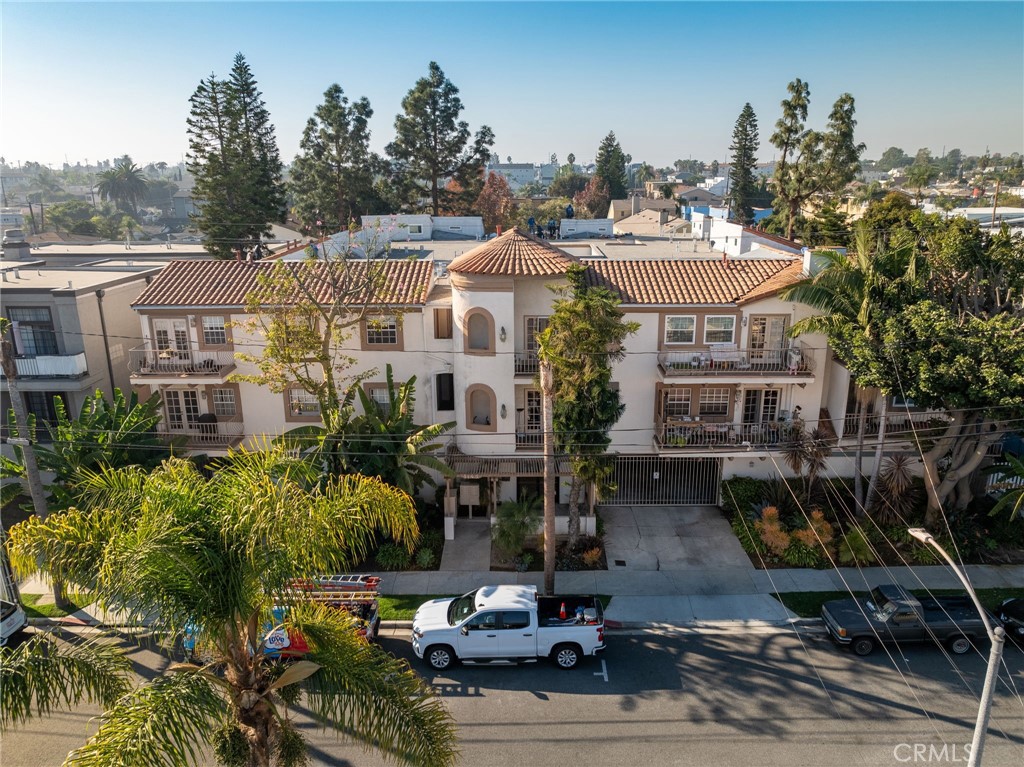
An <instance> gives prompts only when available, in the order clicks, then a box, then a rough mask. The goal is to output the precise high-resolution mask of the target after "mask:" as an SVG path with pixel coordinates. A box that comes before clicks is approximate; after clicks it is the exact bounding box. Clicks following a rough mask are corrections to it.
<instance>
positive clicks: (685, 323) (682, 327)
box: [665, 315, 697, 344]
mask: <svg viewBox="0 0 1024 767" xmlns="http://www.w3.org/2000/svg"><path fill="white" fill-rule="evenodd" d="M696 330H697V318H696V317H694V316H693V315H677V316H670V317H666V318H665V343H667V344H692V343H693V341H694V334H695V333H696Z"/></svg>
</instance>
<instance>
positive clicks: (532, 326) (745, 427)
mask: <svg viewBox="0 0 1024 767" xmlns="http://www.w3.org/2000/svg"><path fill="white" fill-rule="evenodd" d="M565 223H567V222H566V221H563V225H564V224H565ZM608 225H609V226H610V225H611V222H610V221H609V222H608ZM662 245H663V246H664V248H665V249H666V254H667V255H668V257H665V258H651V257H646V258H644V257H631V256H627V255H624V254H616V256H615V257H614V258H612V257H604V256H599V257H597V258H580V257H578V256H576V255H573V254H572V253H570V252H567V250H573V251H576V252H583V253H587V252H590V253H594V254H597V253H600V248H601V247H606V246H605V245H604V244H602V243H595V244H594V245H593V247H592V249H590V250H589V251H588V249H587V248H586V247H585V246H584V244H583V243H580V244H577V245H574V246H571V247H569V248H567V250H562V249H561V248H559V247H556V246H555V245H554V244H553V243H551V242H549V241H547V240H541V239H538V238H535V237H532V236H530V235H528V234H526V233H524V232H522V231H521V230H518V229H514V230H512V231H509V232H506V233H505V234H503V235H502V236H500V237H498V238H495V239H493V240H490V241H488V242H485V243H482V244H480V245H477V246H475V247H473V248H471V249H469V250H468V251H466V252H463V253H462V254H461V255H460V256H458V257H456V258H455V259H454V260H451V261H450V262H446V263H445V262H440V261H439V260H438V259H439V258H440V257H441V256H440V254H441V251H442V250H443V249H444V248H445V247H450V246H446V245H445V244H444V243H433V244H428V245H426V246H425V250H424V253H425V254H426V255H424V256H423V257H422V258H412V259H410V258H402V259H390V260H388V261H387V262H386V268H387V270H388V272H387V278H386V280H384V281H383V288H382V290H383V292H382V293H381V295H379V296H376V297H374V298H373V300H371V301H369V305H370V306H371V307H373V306H379V307H380V311H381V312H382V315H381V316H380V317H379V320H380V321H378V322H374V323H370V324H367V323H363V325H361V326H359V327H358V329H357V331H356V332H355V333H354V335H353V337H352V338H350V339H349V341H348V342H347V343H346V344H345V349H346V351H347V352H348V353H349V354H351V356H353V357H354V358H355V359H357V360H358V362H357V364H356V366H355V367H354V368H353V372H359V371H363V370H370V369H375V370H376V371H377V372H376V374H375V375H373V376H372V377H371V378H370V379H369V380H367V381H365V382H364V383H363V386H364V387H365V388H366V390H367V392H368V393H369V394H370V395H371V396H372V397H382V398H383V397H384V396H385V389H384V386H385V384H384V372H383V371H384V369H385V366H386V365H387V364H391V365H392V368H393V371H394V377H395V380H396V381H405V380H408V379H409V378H410V377H411V376H413V375H415V376H416V380H417V383H416V386H417V389H416V391H417V398H416V406H415V419H416V422H417V423H432V422H439V421H454V422H455V428H454V430H453V431H452V432H451V433H450V444H449V447H448V450H447V453H446V456H447V460H448V461H449V464H450V465H451V466H452V468H453V469H454V470H455V474H456V476H455V477H454V478H453V479H452V480H450V481H449V485H448V492H447V494H446V499H447V500H446V508H447V510H448V512H449V513H454V510H455V507H456V506H457V505H459V503H460V502H461V503H462V504H463V505H466V504H470V503H472V504H479V503H481V502H482V501H481V499H483V501H484V502H486V503H489V504H490V509H491V511H492V512H493V510H494V509H495V508H496V505H497V503H498V502H500V501H501V500H507V499H513V498H516V497H520V496H521V495H524V494H525V495H537V494H540V492H541V488H542V475H543V471H542V461H541V460H540V455H539V452H538V451H539V450H540V448H541V445H542V439H541V437H542V422H541V400H540V392H539V391H538V389H537V385H536V383H535V377H536V374H537V371H538V358H537V348H538V344H537V336H538V334H539V333H540V332H541V331H542V330H543V329H544V328H545V327H546V326H547V322H548V318H549V317H550V315H551V311H552V303H553V301H554V300H555V298H556V296H555V294H554V293H552V291H551V290H550V289H549V288H550V287H552V286H556V285H560V284H564V277H565V274H566V270H567V269H568V268H569V267H570V266H572V265H574V264H582V265H584V266H586V267H587V269H588V273H587V279H588V281H590V283H591V284H594V285H601V286H604V287H607V288H608V289H609V290H611V291H612V292H613V293H615V294H616V295H617V296H618V297H619V298H620V300H621V302H622V308H623V310H624V311H625V313H626V319H627V320H635V321H637V322H638V323H639V324H640V330H639V332H638V333H637V334H636V335H635V336H633V337H631V338H630V340H629V341H628V344H627V345H628V349H629V353H628V355H627V357H626V358H625V359H624V360H623V361H622V362H620V363H618V364H617V365H616V366H615V370H614V374H613V380H614V385H616V386H618V387H619V389H620V391H621V392H622V395H623V401H624V402H625V403H626V411H625V414H624V415H623V417H622V419H621V420H620V421H619V423H618V424H616V426H615V427H614V428H613V430H612V445H611V448H610V452H611V453H613V454H614V455H615V461H616V469H615V471H616V480H617V484H618V491H617V493H616V495H615V496H614V497H613V498H610V499H607V502H609V503H636V504H644V503H650V504H653V503H714V502H716V501H717V498H718V488H719V481H720V479H721V478H722V477H723V476H732V475H735V474H744V475H754V476H768V475H770V474H774V473H780V472H782V471H783V469H782V468H781V467H782V466H783V461H782V458H781V455H780V454H779V453H778V447H775V446H778V445H779V444H780V441H781V438H782V436H781V435H782V433H783V430H784V428H785V427H786V424H787V423H789V422H791V421H792V419H793V418H794V417H795V416H798V415H799V414H800V413H801V412H802V413H803V414H805V416H806V417H807V418H809V419H817V418H818V416H819V411H820V408H821V406H822V403H823V401H825V400H826V399H827V397H826V396H825V394H824V387H825V384H826V377H825V376H823V375H822V372H823V371H824V370H826V369H827V368H828V353H827V350H825V348H824V346H825V344H824V340H823V339H820V338H817V337H801V338H800V339H797V340H793V339H790V338H789V337H788V335H787V331H788V329H789V327H791V326H792V324H793V323H794V322H796V321H798V320H799V319H801V318H802V317H804V316H807V315H808V314H809V313H810V311H811V310H810V309H808V308H806V307H803V306H800V305H795V304H792V303H790V302H782V301H780V300H779V299H778V298H777V293H778V291H779V290H781V289H782V288H784V287H785V286H787V285H789V284H792V283H793V282H794V281H795V280H797V279H799V278H800V276H801V274H802V271H803V269H804V268H805V264H804V261H803V260H802V259H800V258H792V257H784V256H781V255H779V254H777V253H770V254H768V255H767V256H765V257H756V256H755V255H753V254H747V255H746V256H745V257H744V258H742V259H729V260H723V259H721V258H719V257H717V256H715V257H713V258H707V257H700V256H697V255H696V254H694V256H693V257H690V256H687V255H685V254H682V253H679V251H678V249H677V250H676V251H675V252H676V254H677V255H675V256H674V257H673V256H672V250H671V248H673V247H674V246H673V245H671V244H670V243H668V242H667V241H666V242H664V243H662V244H659V243H658V242H657V241H655V242H654V247H655V249H657V247H662ZM632 248H636V251H637V252H640V253H642V252H644V251H645V250H646V248H645V247H644V246H642V245H636V246H632V245H625V246H623V247H622V248H621V250H623V251H628V250H630V249H632ZM432 251H433V252H432ZM412 252H413V253H415V251H412ZM449 252H450V251H449ZM354 263H355V262H354ZM267 268H269V264H267V263H266V262H258V263H256V264H245V263H238V262H235V261H208V262H178V263H173V264H171V265H170V266H169V267H168V268H167V269H166V270H165V271H164V272H163V273H162V274H161V275H160V276H159V277H158V278H157V279H156V280H155V281H154V282H153V284H152V285H151V286H150V287H149V288H148V289H147V290H146V291H145V293H143V294H142V295H141V296H140V297H139V298H138V300H137V301H136V302H135V309H136V311H137V312H138V315H139V319H140V321H141V326H142V331H141V333H142V336H143V337H144V338H145V342H144V344H143V345H142V346H141V347H140V348H138V349H134V350H132V365H133V372H132V382H133V384H134V385H135V386H136V387H137V388H139V389H140V391H141V393H142V394H146V393H148V392H150V391H159V392H160V393H161V394H162V395H163V397H164V401H165V418H164V428H165V429H166V430H167V431H168V432H172V433H176V434H180V435H183V436H185V437H186V438H188V439H189V440H190V443H191V445H192V447H193V448H194V449H196V450H202V451H203V452H207V453H210V452H217V451H223V450H225V449H226V448H227V447H229V446H230V445H233V444H237V443H240V442H243V441H249V440H255V439H259V437H260V436H261V435H276V434H280V433H281V432H283V431H286V430H288V429H290V428H294V427H296V426H299V425H302V424H304V423H306V424H308V423H319V422H320V414H319V412H318V409H317V405H316V401H315V400H314V399H313V398H312V397H310V396H309V395H308V394H306V393H305V392H303V391H302V390H299V389H296V388H290V389H288V390H287V391H285V392H284V393H280V394H278V393H273V392H271V391H270V390H269V389H267V388H264V387H260V386H256V385H253V384H249V383H239V382H235V381H233V380H232V377H231V374H232V373H235V372H238V373H245V372H254V371H253V369H252V368H251V366H249V364H248V363H244V362H241V361H239V360H238V359H237V358H236V357H235V356H234V353H235V351H236V350H240V349H247V350H251V349H253V348H258V346H259V345H260V344H262V343H264V339H262V338H260V337H249V336H244V335H242V331H241V330H240V329H239V326H238V325H237V324H236V323H237V322H238V321H239V320H241V319H243V318H244V308H243V307H244V304H245V297H246V295H247V294H248V293H249V291H251V290H252V288H253V287H254V286H255V285H256V279H257V275H259V274H260V273H261V272H262V270H264V269H267ZM385 307H388V308H385ZM385 312H387V313H385ZM395 312H400V316H396V315H395V314H394V313H395ZM755 449H756V451H757V452H752V451H753V450H755ZM557 471H558V474H559V477H560V482H559V491H558V492H559V500H560V501H564V500H565V497H566V496H565V493H566V489H567V483H568V479H569V469H568V466H567V464H566V462H565V461H562V460H559V461H558V468H557ZM659 477H660V479H659ZM481 487H483V488H486V490H487V492H485V493H484V494H483V495H482V496H481V495H478V494H479V489H480V488H481ZM593 522H594V520H593V518H592V517H588V519H587V521H586V522H585V524H586V526H587V529H592V526H593Z"/></svg>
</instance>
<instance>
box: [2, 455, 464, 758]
mask: <svg viewBox="0 0 1024 767" xmlns="http://www.w3.org/2000/svg"><path fill="white" fill-rule="evenodd" d="M381 532H386V533H388V534H389V535H390V536H391V537H392V538H393V539H394V540H395V541H396V542H398V543H399V544H401V545H403V546H405V547H407V548H409V549H410V550H411V548H412V546H413V544H414V542H415V540H416V538H417V536H418V534H419V530H418V527H417V524H416V512H415V508H414V506H413V503H412V501H411V499H410V498H409V496H408V495H406V494H405V493H403V492H402V491H400V490H397V489H395V488H392V487H389V486H387V485H385V484H383V483H381V482H379V481H377V480H373V479H367V478H365V477H358V476H350V477H342V478H338V479H333V480H331V481H329V482H326V483H321V482H318V477H317V474H316V472H315V470H314V469H313V467H311V466H310V465H309V464H306V463H304V462H302V461H296V460H289V459H287V458H285V457H284V456H283V454H282V452H281V451H280V450H271V451H265V452H258V453H245V452H242V453H237V454H235V455H233V456H232V459H231V460H230V461H229V462H227V463H226V464H225V465H223V466H222V467H221V468H220V469H219V470H218V471H217V473H216V474H215V475H214V476H213V478H212V479H205V478H204V477H203V475H202V474H201V473H200V472H199V471H198V470H197V469H196V468H195V467H194V466H193V465H192V464H191V463H190V462H187V461H182V460H178V459H172V460H170V461H168V462H167V463H165V464H164V465H163V467H161V468H160V469H158V470H157V471H156V472H155V473H153V474H150V475H147V474H145V473H144V472H143V471H141V470H140V469H117V470H111V471H108V472H105V473H102V474H97V475H95V476H94V477H93V480H92V482H91V486H90V494H89V497H88V498H87V499H85V502H84V503H83V505H82V506H81V507H79V508H76V509H71V510H69V511H67V512H65V513H64V514H61V515H57V516H53V517H50V518H49V519H48V520H46V521H42V520H37V519H29V520H28V521H26V522H23V523H20V524H18V525H15V526H14V527H13V528H12V529H11V535H10V545H9V551H10V553H11V560H12V563H13V564H14V566H15V568H16V569H17V570H18V571H19V572H22V573H26V574H28V573H33V572H36V571H37V570H38V569H39V567H38V564H37V563H38V562H39V560H40V555H42V554H45V559H46V561H48V562H49V563H51V564H52V565H55V566H57V567H59V568H60V569H61V570H62V571H63V572H67V573H68V574H69V577H70V578H71V580H72V582H73V583H75V584H76V585H78V586H80V587H81V588H86V589H89V590H90V591H91V592H92V593H94V594H95V595H96V597H97V599H98V602H99V603H100V605H101V606H103V607H105V608H107V609H117V610H121V611H123V612H124V613H125V614H126V615H128V616H129V618H130V619H131V620H132V621H133V622H134V621H141V620H142V619H143V618H145V619H146V621H147V623H148V624H149V625H150V626H151V628H152V629H153V631H155V632H157V633H159V634H164V635H166V636H169V637H172V638H178V637H181V636H182V635H183V633H184V632H185V630H186V628H187V627H192V628H194V630H195V632H196V635H197V636H198V637H200V640H201V641H202V642H203V646H204V649H205V651H206V652H205V653H204V654H208V655H209V656H210V660H209V661H208V662H204V664H203V665H202V666H198V665H192V664H175V665H174V666H172V667H171V669H170V670H169V671H168V673H165V674H162V675H159V676H157V677H156V678H154V679H152V680H147V681H144V682H143V683H142V684H141V685H139V686H138V687H135V688H134V689H132V690H130V691H125V690H124V683H123V681H122V682H120V683H118V682H117V681H116V680H117V679H118V676H119V672H120V671H121V670H122V668H123V666H119V665H114V664H111V663H109V662H108V664H107V666H106V667H105V672H106V673H103V674H102V675H101V674H99V673H97V674H96V675H95V678H94V679H93V680H90V678H89V672H88V671H87V670H86V669H85V664H80V665H79V666H78V667H76V668H75V669H74V670H69V662H68V661H66V660H64V656H63V655H62V654H61V653H57V654H44V653H42V652H38V653H37V654H36V655H35V657H34V658H33V659H32V660H33V661H34V662H35V663H36V664H38V665H37V668H38V671H33V672H32V673H22V674H17V673H14V674H8V671H7V669H8V666H7V663H5V664H4V673H5V679H4V684H3V685H2V691H0V696H2V702H3V707H2V708H3V711H4V715H3V716H4V717H5V719H7V720H8V721H13V722H21V721H24V720H26V719H27V718H28V717H29V716H31V715H32V714H33V713H45V712H46V711H47V710H48V709H49V708H51V707H56V706H57V705H60V704H64V703H70V702H71V700H72V699H77V698H81V697H84V695H83V694H84V693H92V695H91V697H93V698H98V699H99V700H100V701H101V702H103V703H106V704H108V705H107V706H106V709H105V711H104V713H103V714H102V716H101V717H100V721H99V728H98V729H97V731H96V733H95V734H94V735H93V736H92V737H91V738H90V739H89V740H88V742H87V743H86V744H85V745H84V746H82V747H81V748H79V749H77V750H76V751H74V752H72V754H71V755H70V756H69V763H74V764H91V765H106V764H167V765H172V764H173V765H185V764H192V763H195V762H196V760H197V758H198V752H199V749H202V748H204V747H211V748H212V751H213V752H214V753H215V754H216V755H217V757H218V760H219V761H220V762H221V763H223V764H230V765H265V766H268V767H269V765H271V764H275V765H281V766H282V767H283V766H284V765H296V764H302V763H304V762H305V760H306V758H307V756H306V743H305V739H304V738H303V736H302V734H301V733H300V732H299V730H298V729H296V727H295V726H294V724H293V723H292V722H291V720H290V718H289V716H288V711H289V709H291V708H293V707H294V706H295V705H297V704H298V702H299V701H300V700H302V693H303V692H304V693H305V697H304V702H303V705H304V706H305V707H306V708H308V709H309V710H310V711H311V712H312V713H313V715H314V716H315V717H316V718H317V720H318V721H320V722H321V723H322V725H323V726H330V727H332V728H334V729H335V730H337V732H338V733H339V734H344V735H346V736H348V737H352V738H355V739H357V740H358V741H360V742H362V743H363V744H365V745H366V747H367V748H373V749H376V750H379V751H381V752H383V753H384V754H385V755H386V756H390V757H391V758H393V759H395V760H396V761H398V762H399V763H401V764H408V765H424V766H426V765H431V766H432V765H450V764H454V762H455V756H456V744H455V734H454V728H453V726H452V723H451V720H450V718H449V716H448V714H447V713H446V712H445V710H444V707H443V704H442V702H441V701H440V699H439V698H438V696H437V694H436V693H435V692H434V691H433V689H432V688H430V687H429V686H428V685H426V684H424V683H423V681H422V680H421V679H420V678H419V677H418V676H417V675H416V674H414V673H413V672H412V671H411V670H410V669H409V667H408V665H407V664H406V663H405V662H404V661H400V660H396V659H395V658H394V657H392V656H390V655H389V654H387V653H385V652H384V651H383V650H381V649H380V648H378V647H376V646H374V645H371V644H369V643H367V642H366V641H365V640H364V639H362V638H361V637H359V636H358V634H357V633H356V630H355V628H356V627H355V624H354V621H353V619H352V618H351V617H350V616H348V615H347V614H346V613H344V612H342V611H337V610H332V609H330V608H328V607H325V606H322V605H318V604H315V603H312V602H309V601H307V600H305V599H303V597H302V596H298V597H295V596H294V595H291V597H290V601H289V603H288V610H287V613H286V614H285V616H284V617H283V619H280V620H279V619H278V618H277V617H276V616H275V615H274V612H273V608H274V606H275V605H279V604H281V603H282V596H283V595H284V594H285V593H286V592H287V589H288V586H289V583H290V582H291V580H292V579H293V578H309V577H313V576H316V575H321V574H323V573H333V572H345V571H346V570H348V569H349V568H350V567H351V566H352V565H353V564H355V563H356V562H358V561H360V560H361V559H362V557H363V556H365V554H366V551H367V549H368V547H369V546H370V545H372V543H373V541H374V539H375V537H376V535H377V534H379V533H381ZM271 626H274V627H279V628H282V629H284V630H286V631H297V632H299V633H300V634H301V635H302V636H303V637H304V638H305V640H306V642H307V644H308V645H309V648H310V652H309V653H308V654H307V655H306V656H305V657H304V658H303V659H302V660H300V661H298V662H296V663H293V664H291V665H290V666H287V667H285V666H282V665H281V663H280V662H279V661H277V660H273V659H271V658H268V657H267V655H266V654H265V653H264V652H263V648H264V645H265V641H266V636H267V633H268V627H271ZM5 660H6V659H5ZM18 660H19V661H20V668H22V669H25V668H27V665H28V664H27V663H26V662H25V659H24V658H18ZM100 661H101V659H100V658H97V659H96V661H95V662H91V663H90V665H93V666H96V667H101V666H102V664H101V662H100ZM62 662H63V666H62V665H61V664H62ZM15 671H17V668H16V669H15ZM47 672H50V673H51V674H53V675H54V676H58V675H59V676H58V679H59V680H60V681H61V682H70V683H72V684H77V687H71V688H70V689H69V688H68V687H64V688H63V689H64V690H66V692H65V693H64V694H63V695H62V696H56V700H55V699H54V696H49V697H48V696H47V692H48V691H52V690H53V688H54V687H55V686H56V685H55V684H54V683H53V682H51V681H49V680H47V681H41V677H42V676H43V675H44V674H46V673H47ZM101 680H103V683H102V684H101V683H100V682H101ZM90 681H91V684H86V683H89V682H90ZM97 688H99V689H97ZM33 693H34V694H35V696H36V701H37V706H36V707H35V710H33V709H32V707H30V704H29V703H28V701H30V700H32V695H33ZM119 693H123V694H121V695H120V697H117V696H118V694H119ZM115 698H116V700H114V699H115ZM111 700H113V704H112V705H109V704H110V702H111Z"/></svg>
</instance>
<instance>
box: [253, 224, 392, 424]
mask: <svg viewBox="0 0 1024 767" xmlns="http://www.w3.org/2000/svg"><path fill="white" fill-rule="evenodd" d="M323 247H325V248H328V247H329V246H328V245H327V243H324V246H323ZM375 249H376V247H375V244H374V243H372V242H371V243H368V244H367V246H366V253H367V254H368V256H367V257H366V258H351V257H350V256H351V255H352V253H351V251H350V250H346V252H342V253H334V252H329V253H324V254H322V256H323V257H322V258H312V257H311V258H308V259H305V260H303V261H276V262H274V263H273V264H270V265H267V266H266V267H263V268H262V271H261V272H260V274H259V275H258V276H257V278H256V280H257V287H256V288H255V289H254V290H253V291H252V292H251V293H250V294H249V295H248V296H247V297H246V313H247V317H246V319H244V320H241V321H239V323H238V324H239V326H240V327H242V328H243V329H244V330H245V331H246V332H247V333H249V334H252V335H254V336H256V337H262V338H265V339H266V344H265V346H263V348H262V351H260V352H258V353H249V352H236V356H237V357H238V358H239V359H240V360H243V361H246V362H249V363H252V364H253V365H254V366H255V367H256V368H257V370H258V371H259V372H257V373H252V374H239V373H235V374H233V379H234V380H238V381H244V382H246V383H252V384H256V385H257V386H266V387H267V388H269V389H270V390H271V391H272V392H275V393H282V392H284V391H286V390H287V389H289V388H291V387H293V386H298V387H299V388H301V389H303V390H304V391H306V392H308V393H309V394H311V395H313V396H314V397H316V400H317V402H318V404H319V408H320V415H321V417H322V418H324V419H325V422H326V421H327V419H328V418H333V417H334V416H335V415H337V414H338V413H340V412H341V409H342V396H343V392H344V391H345V390H347V389H348V388H349V387H350V386H352V385H353V384H357V383H358V382H359V381H360V380H361V379H362V378H364V377H365V376H366V375H369V374H370V373H372V371H364V372H360V373H352V372H351V371H352V369H353V367H354V366H355V365H356V364H357V363H358V360H357V359H355V358H354V357H352V356H351V355H350V354H348V353H347V352H346V351H345V349H344V343H345V341H346V340H347V339H348V338H350V337H351V335H352V333H353V332H354V331H355V330H357V329H358V327H359V324H360V323H361V322H364V321H371V320H368V319H367V318H368V317H369V315H370V314H371V310H370V309H369V307H370V306H372V307H373V312H378V311H379V312H381V313H382V314H387V315H394V314H397V310H391V309H389V308H388V307H387V306H385V305H383V303H382V302H380V301H378V300H375V299H376V297H377V296H379V295H381V291H382V289H383V288H384V280H385V272H386V269H387V264H388V258H387V255H388V248H386V247H385V248H384V249H383V250H382V251H381V254H380V255H379V256H372V255H369V254H371V253H373V252H374V250H375ZM400 319H401V318H400V317H398V318H397V320H396V321H398V320H400Z"/></svg>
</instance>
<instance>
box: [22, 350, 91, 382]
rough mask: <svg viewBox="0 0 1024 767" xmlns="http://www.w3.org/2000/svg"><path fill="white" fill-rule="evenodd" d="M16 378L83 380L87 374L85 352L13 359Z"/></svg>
mask: <svg viewBox="0 0 1024 767" xmlns="http://www.w3.org/2000/svg"><path fill="white" fill-rule="evenodd" d="M14 364H15V366H16V368H17V370H18V378H84V377H85V376H87V375H88V374H89V368H88V366H87V365H86V362H85V352H79V353H78V354H45V355H40V356H36V357H15V358H14Z"/></svg>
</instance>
